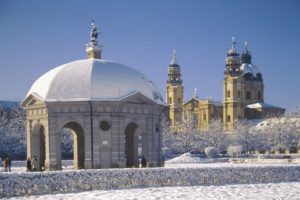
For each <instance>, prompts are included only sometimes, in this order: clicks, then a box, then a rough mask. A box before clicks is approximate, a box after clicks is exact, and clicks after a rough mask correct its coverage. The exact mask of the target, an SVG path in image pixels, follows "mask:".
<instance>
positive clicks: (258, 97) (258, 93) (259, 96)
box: [257, 91, 261, 100]
mask: <svg viewBox="0 0 300 200" xmlns="http://www.w3.org/2000/svg"><path fill="white" fill-rule="evenodd" d="M257 99H258V100H260V99H261V94H260V91H258V92H257Z"/></svg>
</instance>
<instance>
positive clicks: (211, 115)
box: [165, 37, 285, 131]
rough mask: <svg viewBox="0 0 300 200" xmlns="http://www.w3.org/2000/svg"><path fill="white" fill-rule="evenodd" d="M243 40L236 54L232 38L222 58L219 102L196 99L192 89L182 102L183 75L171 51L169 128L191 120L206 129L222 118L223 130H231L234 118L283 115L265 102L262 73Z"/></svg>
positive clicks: (168, 97) (167, 89)
mask: <svg viewBox="0 0 300 200" xmlns="http://www.w3.org/2000/svg"><path fill="white" fill-rule="evenodd" d="M251 58H252V56H251V53H250V51H249V49H248V45H247V42H245V47H244V50H243V52H242V53H241V54H240V53H239V52H238V51H237V49H236V41H235V39H234V37H233V38H232V45H231V48H230V49H229V50H228V52H227V56H226V59H225V62H226V64H225V70H224V79H223V101H222V102H220V101H214V100H213V99H212V98H209V99H200V98H199V97H198V95H197V92H196V89H195V92H194V95H193V97H192V98H191V99H189V100H187V101H184V86H183V82H184V81H183V80H184V75H182V74H181V67H180V65H179V64H178V63H177V61H176V55H175V51H174V54H173V58H172V60H171V62H170V64H169V66H168V80H167V86H166V90H165V91H166V103H167V106H168V112H167V113H168V118H169V120H170V125H171V127H172V128H173V130H180V126H181V125H182V124H183V122H187V121H190V122H192V123H193V124H194V125H195V126H197V128H198V129H199V130H206V129H208V128H209V124H210V122H211V121H212V120H215V119H220V120H222V121H223V126H224V130H228V131H230V130H232V129H233V128H234V123H235V122H236V121H238V120H254V119H264V118H268V117H274V116H280V115H283V114H284V111H285V110H284V109H283V108H280V107H276V106H273V105H270V104H267V103H265V101H264V82H263V75H262V73H261V72H260V71H259V70H258V69H257V67H256V66H255V65H253V64H252V61H251Z"/></svg>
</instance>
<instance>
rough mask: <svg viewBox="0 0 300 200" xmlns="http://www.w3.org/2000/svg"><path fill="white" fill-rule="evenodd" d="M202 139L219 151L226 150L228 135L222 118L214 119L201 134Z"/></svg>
mask: <svg viewBox="0 0 300 200" xmlns="http://www.w3.org/2000/svg"><path fill="white" fill-rule="evenodd" d="M200 139H201V141H203V142H204V143H205V145H206V146H208V147H215V148H216V149H217V150H218V151H219V152H223V151H225V150H226V147H227V145H228V137H227V134H226V133H225V131H224V129H223V123H222V120H221V119H214V120H212V121H211V122H210V124H209V126H208V129H207V130H206V131H203V132H202V133H201V134H200Z"/></svg>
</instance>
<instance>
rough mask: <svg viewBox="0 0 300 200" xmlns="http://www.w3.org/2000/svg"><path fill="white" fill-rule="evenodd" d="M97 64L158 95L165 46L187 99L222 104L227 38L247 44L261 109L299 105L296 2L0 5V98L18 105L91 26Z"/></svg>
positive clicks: (68, 57) (80, 49) (299, 7)
mask: <svg viewBox="0 0 300 200" xmlns="http://www.w3.org/2000/svg"><path fill="white" fill-rule="evenodd" d="M92 19H94V20H95V22H96V25H97V27H98V29H99V30H100V43H101V45H103V46H104V52H103V58H104V59H107V60H112V61H116V62H119V63H123V64H126V65H128V66H131V67H133V68H135V69H137V70H139V71H141V72H142V73H144V74H146V75H147V76H148V77H149V78H150V79H152V80H153V81H154V82H155V83H156V85H157V86H158V87H159V88H160V89H161V92H162V93H163V94H162V95H163V96H165V94H164V88H165V85H166V79H167V67H168V64H169V62H170V60H171V56H172V52H173V49H174V48H175V49H176V54H177V61H178V63H179V64H180V65H181V69H182V78H183V81H184V87H185V99H186V100H188V99H189V98H190V97H191V96H192V93H193V90H194V88H197V91H198V96H199V97H200V98H207V97H213V99H214V100H220V101H221V100H222V95H223V94H222V80H223V72H224V69H225V57H226V53H227V50H228V49H229V48H230V46H231V37H232V36H233V35H234V36H235V37H236V40H237V42H238V44H237V47H238V50H239V52H241V51H242V50H243V48H244V41H245V40H247V41H248V47H249V50H250V51H251V53H252V62H253V64H254V65H256V66H257V67H258V69H259V70H260V71H261V72H262V74H263V78H264V84H265V101H266V102H267V103H270V104H273V105H277V106H281V107H284V108H288V109H289V108H292V107H293V106H295V105H299V104H300V89H299V87H300V77H299V75H300V1H298V0H265V1H263V0H248V1H246V0H226V1H224V0H219V1H217V0H206V1H204V0H149V1H146V0H110V1H101V0H100V1H99V0H97V1H96V0H95V1H92V0H85V1H67V0H57V1H55V0H51V1H50V0H49V1H40V0H36V1H33V0H27V1H25V0H1V1H0V99H1V100H22V99H23V98H24V97H25V95H26V93H27V91H28V90H29V89H30V86H31V85H32V84H33V82H34V81H35V80H36V79H37V78H38V77H39V76H41V75H42V74H44V73H45V72H47V71H48V70H50V69H52V68H54V67H56V66H58V65H61V64H64V63H67V62H71V61H74V60H78V59H84V58H86V57H87V56H86V52H85V44H86V43H87V42H88V40H89V31H90V28H91V26H90V24H91V20H92Z"/></svg>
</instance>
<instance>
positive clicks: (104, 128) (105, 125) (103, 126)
mask: <svg viewBox="0 0 300 200" xmlns="http://www.w3.org/2000/svg"><path fill="white" fill-rule="evenodd" d="M100 129H101V130H102V131H108V130H109V129H110V124H109V123H108V122H107V121H101V122H100Z"/></svg>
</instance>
